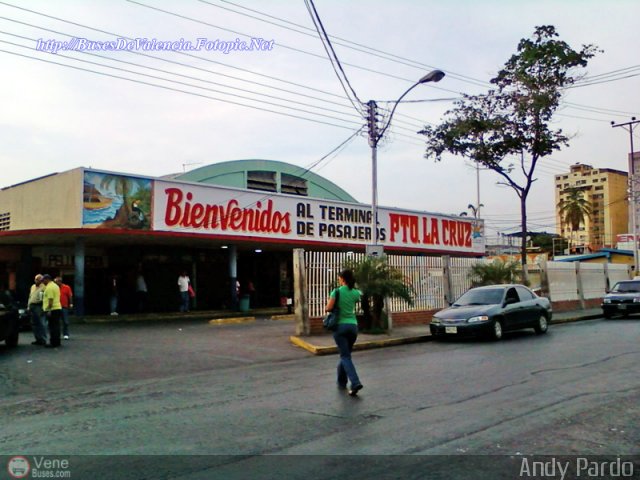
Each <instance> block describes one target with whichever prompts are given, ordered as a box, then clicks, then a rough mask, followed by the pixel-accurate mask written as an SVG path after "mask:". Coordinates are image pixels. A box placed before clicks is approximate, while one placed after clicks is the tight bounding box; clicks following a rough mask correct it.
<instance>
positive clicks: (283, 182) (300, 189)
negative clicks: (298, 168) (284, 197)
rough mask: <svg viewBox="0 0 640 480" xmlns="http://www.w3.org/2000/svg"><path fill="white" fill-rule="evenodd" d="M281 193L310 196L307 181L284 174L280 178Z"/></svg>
mask: <svg viewBox="0 0 640 480" xmlns="http://www.w3.org/2000/svg"><path fill="white" fill-rule="evenodd" d="M280 192H282V193H290V194H291V195H303V196H305V197H306V196H307V195H309V193H308V191H307V181H306V180H305V179H303V178H300V177H296V176H294V175H289V174H287V173H283V174H282V175H281V177H280Z"/></svg>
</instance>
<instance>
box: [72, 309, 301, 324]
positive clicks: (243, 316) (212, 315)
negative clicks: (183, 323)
mask: <svg viewBox="0 0 640 480" xmlns="http://www.w3.org/2000/svg"><path fill="white" fill-rule="evenodd" d="M256 318H261V319H267V320H293V319H294V315H293V314H288V313H287V309H286V307H285V308H282V307H274V308H262V309H254V310H250V311H249V312H238V311H234V310H203V311H193V312H187V313H181V312H159V313H158V312H156V313H130V314H119V315H107V314H105V315H87V316H85V317H84V318H82V319H77V320H76V321H77V322H78V323H116V322H145V321H151V320H153V321H179V320H204V321H208V322H209V323H211V324H218V325H222V324H226V323H249V322H254V321H255V320H256Z"/></svg>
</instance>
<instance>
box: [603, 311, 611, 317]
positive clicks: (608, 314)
mask: <svg viewBox="0 0 640 480" xmlns="http://www.w3.org/2000/svg"><path fill="white" fill-rule="evenodd" d="M602 316H603V317H604V318H611V317H613V314H612V313H611V312H604V313H603V314H602Z"/></svg>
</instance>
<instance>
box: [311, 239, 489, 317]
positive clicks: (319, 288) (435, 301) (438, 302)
mask: <svg viewBox="0 0 640 480" xmlns="http://www.w3.org/2000/svg"><path fill="white" fill-rule="evenodd" d="M363 256H364V254H362V253H354V252H309V251H305V252H304V257H305V265H306V274H307V304H308V306H309V316H310V317H321V316H322V315H324V307H325V306H326V304H327V298H328V296H329V293H330V292H331V290H332V289H333V288H335V287H337V286H338V273H340V270H342V268H343V265H344V263H345V262H346V261H347V260H356V261H357V260H359V259H361V258H362V257H363ZM387 258H388V260H389V264H390V265H391V266H393V267H396V268H398V269H399V270H400V271H402V273H403V275H404V278H405V281H406V283H407V285H411V287H412V288H413V290H414V294H415V295H414V303H413V305H412V306H409V305H408V304H407V303H406V302H405V301H403V300H400V299H390V301H389V307H390V309H391V312H408V311H412V310H414V311H422V310H434V309H439V308H444V307H445V306H446V305H447V301H448V300H453V299H455V298H457V297H458V296H460V295H461V294H462V293H463V292H464V291H465V290H467V289H468V288H469V287H470V280H469V276H468V273H469V269H470V268H471V266H472V265H473V264H475V263H478V262H482V261H483V260H481V259H474V258H449V257H424V256H407V255H389V256H388V257H387ZM447 277H448V278H447ZM449 286H450V287H451V294H448V289H449Z"/></svg>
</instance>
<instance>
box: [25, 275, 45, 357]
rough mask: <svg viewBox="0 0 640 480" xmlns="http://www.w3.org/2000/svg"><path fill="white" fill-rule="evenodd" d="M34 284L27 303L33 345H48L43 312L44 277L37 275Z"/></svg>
mask: <svg viewBox="0 0 640 480" xmlns="http://www.w3.org/2000/svg"><path fill="white" fill-rule="evenodd" d="M34 282H35V283H34V284H33V285H31V290H30V292H29V300H28V301H27V310H29V313H30V314H31V330H32V331H33V336H34V337H35V341H34V342H31V345H46V344H47V327H46V323H45V317H44V314H43V312H42V297H43V296H44V284H43V283H42V275H41V274H37V275H36V276H35V278H34Z"/></svg>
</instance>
